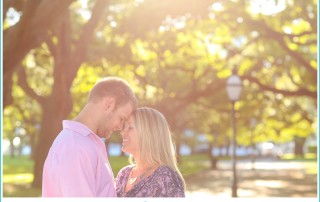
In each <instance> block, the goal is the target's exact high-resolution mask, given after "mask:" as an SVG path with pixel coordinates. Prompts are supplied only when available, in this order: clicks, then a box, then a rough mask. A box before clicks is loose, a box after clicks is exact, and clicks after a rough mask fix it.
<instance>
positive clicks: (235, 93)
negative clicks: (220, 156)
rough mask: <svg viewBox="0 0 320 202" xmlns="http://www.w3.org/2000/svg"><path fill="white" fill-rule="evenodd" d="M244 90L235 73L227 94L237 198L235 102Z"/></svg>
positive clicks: (231, 77)
mask: <svg viewBox="0 0 320 202" xmlns="http://www.w3.org/2000/svg"><path fill="white" fill-rule="evenodd" d="M241 89H242V82H241V79H240V77H239V76H238V75H236V74H235V72H233V74H232V75H231V76H230V77H229V78H228V80H227V93H228V97H229V100H230V101H231V104H232V129H233V137H232V145H233V148H232V197H237V172H236V161H237V159H236V157H237V156H236V147H237V140H236V119H235V109H234V105H235V102H236V101H237V100H238V99H239V97H240V93H241Z"/></svg>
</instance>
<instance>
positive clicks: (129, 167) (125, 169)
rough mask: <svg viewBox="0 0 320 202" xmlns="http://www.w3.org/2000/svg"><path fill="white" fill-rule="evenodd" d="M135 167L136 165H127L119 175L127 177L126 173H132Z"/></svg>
mask: <svg viewBox="0 0 320 202" xmlns="http://www.w3.org/2000/svg"><path fill="white" fill-rule="evenodd" d="M133 167H134V165H127V166H125V167H123V168H121V169H120V171H119V173H118V175H120V174H123V175H125V174H126V173H130V171H131V169H132V168H133Z"/></svg>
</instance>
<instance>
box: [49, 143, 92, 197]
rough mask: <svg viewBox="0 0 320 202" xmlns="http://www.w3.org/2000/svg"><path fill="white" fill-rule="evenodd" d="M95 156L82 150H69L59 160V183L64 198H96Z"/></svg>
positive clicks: (57, 165) (57, 166)
mask: <svg viewBox="0 0 320 202" xmlns="http://www.w3.org/2000/svg"><path fill="white" fill-rule="evenodd" d="M94 158H95V157H94V156H92V155H90V153H88V151H85V150H83V149H81V148H72V149H67V150H66V151H64V152H63V154H62V155H60V156H59V157H58V159H57V164H56V166H55V167H56V169H57V173H58V174H59V175H57V178H58V179H57V183H58V187H60V193H61V195H62V196H64V197H80V196H86V197H94V196H95V195H96V193H95V164H94V162H93V161H94Z"/></svg>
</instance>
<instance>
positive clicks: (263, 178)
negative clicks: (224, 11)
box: [186, 169, 317, 197]
mask: <svg viewBox="0 0 320 202" xmlns="http://www.w3.org/2000/svg"><path fill="white" fill-rule="evenodd" d="M237 174H238V175H237V176H238V177H237V179H238V197H317V175H316V174H307V173H305V172H304V170H291V169H281V170H280V169H279V170H270V169H268V170H267V169H259V170H249V169H247V170H238V172H237ZM231 176H232V172H231V170H209V169H208V170H206V171H204V172H201V173H198V174H195V175H193V176H190V177H187V178H186V182H187V190H188V191H189V193H191V195H192V193H196V192H197V191H199V190H202V191H203V192H207V193H208V194H210V195H212V196H230V195H231Z"/></svg>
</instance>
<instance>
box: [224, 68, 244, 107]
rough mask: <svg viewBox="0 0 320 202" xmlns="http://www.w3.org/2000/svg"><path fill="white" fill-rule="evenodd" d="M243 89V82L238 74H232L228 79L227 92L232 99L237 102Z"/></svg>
mask: <svg viewBox="0 0 320 202" xmlns="http://www.w3.org/2000/svg"><path fill="white" fill-rule="evenodd" d="M241 90H242V82H241V79H240V77H239V76H238V75H236V74H232V75H231V76H230V77H229V78H228V79H227V93H228V97H229V99H230V101H232V102H235V101H237V100H238V99H239V97H240V93H241Z"/></svg>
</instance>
